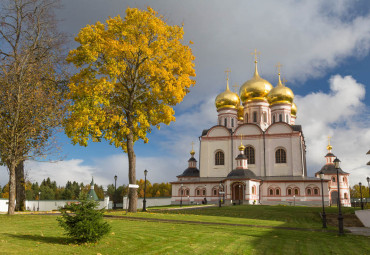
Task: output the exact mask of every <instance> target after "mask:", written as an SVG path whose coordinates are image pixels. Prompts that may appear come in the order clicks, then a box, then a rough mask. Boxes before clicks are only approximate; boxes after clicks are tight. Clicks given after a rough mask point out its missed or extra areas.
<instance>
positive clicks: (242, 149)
mask: <svg viewBox="0 0 370 255" xmlns="http://www.w3.org/2000/svg"><path fill="white" fill-rule="evenodd" d="M238 148H239V151H244V149H245V146H244V145H243V144H242V143H240V145H239V147H238Z"/></svg>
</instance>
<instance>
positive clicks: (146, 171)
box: [143, 169, 148, 212]
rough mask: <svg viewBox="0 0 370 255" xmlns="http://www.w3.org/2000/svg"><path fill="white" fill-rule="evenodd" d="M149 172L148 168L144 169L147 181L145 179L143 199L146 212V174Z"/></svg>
mask: <svg viewBox="0 0 370 255" xmlns="http://www.w3.org/2000/svg"><path fill="white" fill-rule="evenodd" d="M147 174H148V170H146V169H145V170H144V178H145V181H144V200H143V212H146V199H145V198H146V196H145V193H146V175H147Z"/></svg>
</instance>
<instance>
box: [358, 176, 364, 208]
mask: <svg viewBox="0 0 370 255" xmlns="http://www.w3.org/2000/svg"><path fill="white" fill-rule="evenodd" d="M358 185H360V197H361V210H363V209H364V203H363V202H362V186H361V185H362V183H361V182H359V183H358Z"/></svg>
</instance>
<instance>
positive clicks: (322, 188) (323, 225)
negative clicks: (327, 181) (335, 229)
mask: <svg viewBox="0 0 370 255" xmlns="http://www.w3.org/2000/svg"><path fill="white" fill-rule="evenodd" d="M323 179H324V173H323V172H320V180H321V197H322V227H323V228H326V214H325V204H324V185H323Z"/></svg>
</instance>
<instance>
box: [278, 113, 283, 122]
mask: <svg viewBox="0 0 370 255" xmlns="http://www.w3.org/2000/svg"><path fill="white" fill-rule="evenodd" d="M279 121H280V122H282V121H283V115H282V114H279Z"/></svg>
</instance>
